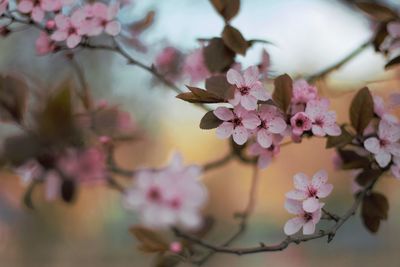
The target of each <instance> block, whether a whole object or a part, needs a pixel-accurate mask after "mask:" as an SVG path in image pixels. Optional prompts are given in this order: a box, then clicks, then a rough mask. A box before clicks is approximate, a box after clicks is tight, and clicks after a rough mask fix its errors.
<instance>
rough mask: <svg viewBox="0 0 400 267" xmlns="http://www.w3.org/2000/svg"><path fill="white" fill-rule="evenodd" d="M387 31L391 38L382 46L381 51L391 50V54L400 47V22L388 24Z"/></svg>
mask: <svg viewBox="0 0 400 267" xmlns="http://www.w3.org/2000/svg"><path fill="white" fill-rule="evenodd" d="M387 31H388V33H389V36H390V38H389V39H387V40H385V42H384V43H383V44H382V47H381V49H383V50H389V52H391V51H393V50H395V49H397V48H399V47H400V40H399V38H400V22H397V21H394V22H390V23H388V25H387Z"/></svg>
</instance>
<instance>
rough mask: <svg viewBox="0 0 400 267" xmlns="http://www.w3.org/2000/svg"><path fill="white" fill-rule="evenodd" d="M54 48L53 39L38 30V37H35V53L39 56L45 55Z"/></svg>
mask: <svg viewBox="0 0 400 267" xmlns="http://www.w3.org/2000/svg"><path fill="white" fill-rule="evenodd" d="M55 48H56V45H55V44H54V41H53V40H51V39H50V36H49V35H48V34H47V33H45V32H40V35H39V37H38V38H37V39H36V54H38V55H39V56H44V55H47V54H49V53H51V52H53V51H54V50H55Z"/></svg>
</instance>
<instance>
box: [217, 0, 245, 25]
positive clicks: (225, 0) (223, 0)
mask: <svg viewBox="0 0 400 267" xmlns="http://www.w3.org/2000/svg"><path fill="white" fill-rule="evenodd" d="M210 2H211V4H212V5H213V6H214V8H215V10H216V11H217V12H218V13H219V14H220V15H221V16H222V17H223V18H224V20H225V21H230V20H231V19H232V18H233V17H235V16H236V15H237V13H239V9H240V0H210Z"/></svg>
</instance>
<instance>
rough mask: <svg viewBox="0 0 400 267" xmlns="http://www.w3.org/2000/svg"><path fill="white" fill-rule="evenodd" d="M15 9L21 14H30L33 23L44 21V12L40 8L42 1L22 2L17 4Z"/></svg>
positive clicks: (29, 0)
mask: <svg viewBox="0 0 400 267" xmlns="http://www.w3.org/2000/svg"><path fill="white" fill-rule="evenodd" d="M17 9H18V11H19V12H21V13H23V14H30V16H31V17H32V20H33V21H35V22H41V21H42V20H43V19H44V15H45V10H44V9H43V7H42V1H36V0H22V1H21V2H19V3H18V6H17Z"/></svg>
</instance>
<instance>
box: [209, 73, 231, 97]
mask: <svg viewBox="0 0 400 267" xmlns="http://www.w3.org/2000/svg"><path fill="white" fill-rule="evenodd" d="M206 90H207V91H209V92H211V93H212V94H214V95H217V96H218V97H220V98H222V99H224V100H229V99H232V98H233V96H234V92H235V87H234V86H233V85H232V84H230V83H228V81H227V79H226V76H225V75H215V76H212V77H210V78H208V79H206Z"/></svg>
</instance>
